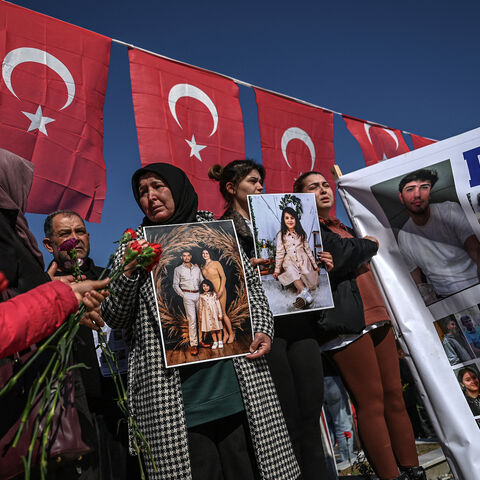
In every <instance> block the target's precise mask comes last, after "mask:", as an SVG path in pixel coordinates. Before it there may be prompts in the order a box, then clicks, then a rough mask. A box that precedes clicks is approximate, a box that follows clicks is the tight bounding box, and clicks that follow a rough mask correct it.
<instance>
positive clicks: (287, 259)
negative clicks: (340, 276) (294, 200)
mask: <svg viewBox="0 0 480 480" xmlns="http://www.w3.org/2000/svg"><path fill="white" fill-rule="evenodd" d="M282 269H283V273H281V272H282ZM319 270H320V269H319V267H318V265H317V264H316V263H315V258H314V256H313V253H312V251H311V249H310V245H309V243H308V240H307V234H306V233H305V230H304V229H303V227H302V224H301V223H300V219H299V218H298V214H297V212H296V211H295V210H294V209H293V208H291V207H285V208H284V209H283V211H282V221H281V229H280V232H278V235H277V247H276V254H275V272H274V273H273V278H278V280H280V283H281V284H282V285H283V286H284V287H287V286H288V285H291V284H292V283H293V285H294V287H295V288H296V289H297V294H298V297H297V299H296V300H295V303H294V306H295V307H297V308H305V307H308V306H309V305H311V303H312V302H313V298H312V296H311V295H310V293H309V291H310V290H315V289H316V288H317V285H318V271H319Z"/></svg>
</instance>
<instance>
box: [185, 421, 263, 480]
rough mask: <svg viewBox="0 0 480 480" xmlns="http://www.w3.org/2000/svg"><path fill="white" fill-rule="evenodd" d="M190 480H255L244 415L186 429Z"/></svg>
mask: <svg viewBox="0 0 480 480" xmlns="http://www.w3.org/2000/svg"><path fill="white" fill-rule="evenodd" d="M188 447H189V450H190V464H191V467H192V478H193V480H206V479H208V480H257V479H259V478H260V477H259V475H258V470H257V466H256V461H255V453H254V451H253V446H252V444H251V441H250V433H249V430H248V422H247V417H246V415H245V412H240V413H237V414H235V415H230V416H229V417H224V418H220V419H219V420H214V421H213V422H208V423H204V424H203V425H198V426H197V427H192V428H189V429H188Z"/></svg>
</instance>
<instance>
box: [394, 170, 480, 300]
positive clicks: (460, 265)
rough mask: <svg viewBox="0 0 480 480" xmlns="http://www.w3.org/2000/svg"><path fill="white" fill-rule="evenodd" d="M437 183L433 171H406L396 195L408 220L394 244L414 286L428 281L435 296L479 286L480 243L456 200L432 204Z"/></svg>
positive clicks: (443, 295) (444, 295) (436, 177)
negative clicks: (396, 244)
mask: <svg viewBox="0 0 480 480" xmlns="http://www.w3.org/2000/svg"><path fill="white" fill-rule="evenodd" d="M437 180H438V174H437V172H436V171H435V170H428V169H421V170H417V171H415V172H412V173H409V174H408V175H406V176H405V177H403V178H402V180H401V181H400V183H399V186H398V190H399V193H398V196H399V198H400V202H402V204H403V205H404V206H405V208H406V209H407V211H408V215H409V217H410V218H409V219H408V220H407V221H406V222H405V224H404V225H403V227H402V228H401V230H400V231H399V233H398V245H399V247H400V251H401V252H402V254H403V256H404V258H405V261H406V265H407V267H408V269H409V271H410V274H411V275H412V278H413V280H414V281H415V283H416V284H417V285H418V284H421V283H425V279H426V281H427V282H428V283H430V284H431V285H432V286H433V288H434V290H435V293H436V294H437V295H438V296H439V297H446V296H448V295H452V294H454V293H456V292H458V291H460V290H463V289H465V288H468V287H470V286H472V285H475V284H476V283H478V282H479V265H480V243H479V241H478V239H477V237H476V236H475V234H474V232H473V230H472V227H471V226H470V224H469V223H468V220H467V218H466V216H465V213H464V212H463V209H462V207H461V206H460V205H459V204H458V203H457V202H450V201H445V202H440V203H430V193H431V190H432V188H433V187H434V185H435V183H436V182H437Z"/></svg>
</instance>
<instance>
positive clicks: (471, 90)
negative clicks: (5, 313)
mask: <svg viewBox="0 0 480 480" xmlns="http://www.w3.org/2000/svg"><path fill="white" fill-rule="evenodd" d="M15 3H17V4H18V5H21V6H24V7H27V8H31V9H32V10H35V11H38V12H40V13H44V14H47V15H50V16H52V17H55V18H58V19H61V20H64V21H66V22H70V23H73V24H75V25H78V26H80V27H84V28H87V29H90V30H93V31H95V32H98V33H101V34H103V35H106V36H110V37H112V38H116V39H119V40H122V41H124V42H127V43H131V44H134V45H136V46H139V47H141V48H145V49H147V50H151V51H154V52H157V53H160V54H162V55H165V56H168V57H171V58H174V59H177V60H180V61H184V62H187V63H191V64H193V65H197V66H199V67H203V68H206V69H210V70H214V71H217V72H220V73H224V74H226V75H230V76H232V77H235V78H238V79H241V80H244V81H246V82H249V83H252V84H255V85H258V86H261V87H264V88H268V89H271V90H274V91H277V92H280V93H284V94H287V95H290V96H293V97H296V98H300V99H303V100H306V101H308V102H312V103H314V104H316V105H319V106H324V107H326V108H330V109H332V110H335V111H338V112H342V113H346V114H349V115H353V116H356V117H359V118H362V119H367V120H371V121H375V122H379V123H382V124H385V125H388V126H390V127H394V128H399V129H401V130H407V131H410V132H413V133H417V134H419V135H422V136H427V137H431V138H436V139H444V138H448V137H451V136H453V135H456V134H459V133H462V132H464V131H467V130H471V129H473V128H475V127H478V126H479V123H480V122H479V115H478V112H479V111H480V97H479V93H478V90H479V74H480V67H479V61H478V45H479V35H478V18H479V16H480V15H479V14H480V3H479V2H477V1H473V0H467V1H462V2H451V1H442V0H440V1H439V0H437V1H418V0H417V1H410V0H408V1H404V2H385V1H377V0H372V1H363V2H359V1H354V0H348V1H341V0H337V1H335V2H333V1H322V0H316V1H304V0H298V1H296V2H290V1H288V2H287V1H283V0H277V1H270V0H266V1H258V0H257V1H256V2H253V1H250V0H244V1H242V2H229V1H228V0H223V1H210V2H209V1H205V2H198V1H190V0H184V1H182V2H173V1H171V2H164V1H142V0H138V1H137V2H135V3H134V2H131V1H129V2H127V1H123V0H117V1H112V0H101V1H98V0H96V1H93V0H82V1H81V2H74V1H61V0H44V1H42V2H39V1H38V0H19V1H17V2H15ZM240 90H241V91H240V100H241V105H242V110H243V115H244V123H245V136H246V154H247V156H249V157H252V158H256V159H258V160H260V159H261V151H260V139H259V134H258V124H257V118H256V115H257V112H256V106H255V99H254V95H253V91H251V90H250V89H248V88H245V87H240ZM104 127H105V137H104V157H105V163H106V167H107V198H106V201H105V205H104V211H103V220H102V223H101V224H88V229H89V231H90V233H91V243H92V257H93V258H94V260H95V261H96V262H97V263H98V264H103V263H105V262H106V259H107V258H108V255H109V254H110V253H111V252H112V251H113V249H114V246H113V244H112V242H113V241H114V240H116V239H118V237H119V236H120V235H121V233H122V231H123V230H124V229H125V228H127V227H130V226H131V227H136V226H137V225H138V223H139V222H140V220H141V218H142V214H141V212H140V211H139V209H138V207H137V205H136V204H135V202H134V200H133V198H132V195H131V190H130V177H131V174H132V173H133V171H135V170H136V169H137V168H138V167H139V166H140V158H139V153H138V144H137V137H136V130H135V122H134V117H133V108H132V100H131V91H130V77H129V67H128V57H127V49H126V47H123V46H120V45H116V44H113V45H112V54H111V62H110V73H109V81H108V89H107V97H106V103H105V110H104ZM334 128H335V156H336V163H337V164H339V165H340V167H341V169H342V171H343V172H344V173H347V172H350V171H353V170H357V169H359V168H362V167H363V159H362V155H361V151H360V148H359V146H358V144H357V142H356V140H355V139H354V138H353V137H352V136H351V134H350V133H349V132H348V131H347V129H346V127H345V125H344V122H343V120H342V119H341V118H340V117H338V116H335V119H334ZM406 141H407V144H409V146H411V142H410V140H409V139H408V138H406ZM366 174H368V170H367V171H366ZM339 216H340V218H342V219H344V220H345V217H344V213H343V212H342V210H341V209H340V208H339ZM43 219H44V216H43V215H28V220H29V222H30V226H31V228H32V230H33V232H34V233H35V234H36V235H37V238H39V239H40V240H41V238H42V237H43V232H42V225H43Z"/></svg>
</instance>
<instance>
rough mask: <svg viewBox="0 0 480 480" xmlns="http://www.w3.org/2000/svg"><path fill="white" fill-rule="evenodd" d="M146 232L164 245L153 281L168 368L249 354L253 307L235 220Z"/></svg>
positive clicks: (167, 227)
mask: <svg viewBox="0 0 480 480" xmlns="http://www.w3.org/2000/svg"><path fill="white" fill-rule="evenodd" d="M144 232H145V238H146V239H147V240H148V241H149V242H155V243H161V245H162V247H163V254H162V257H161V258H160V261H159V262H158V264H157V265H156V266H155V268H154V269H153V271H152V273H151V281H152V287H153V291H154V294H155V298H156V303H157V306H158V322H159V325H160V332H161V336H162V346H163V352H164V356H165V364H166V366H167V368H168V367H180V366H182V365H191V364H192V363H199V362H208V361H214V360H222V359H225V358H231V357H237V356H242V355H246V354H248V353H250V344H251V343H252V341H253V327H252V321H251V315H250V304H249V298H248V290H247V288H246V283H245V274H244V267H243V260H242V255H241V250H240V247H239V245H238V241H237V237H236V233H235V228H234V226H233V222H232V220H220V221H217V222H204V223H194V224H191V223H190V224H182V225H162V226H160V225H159V226H154V227H144Z"/></svg>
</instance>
